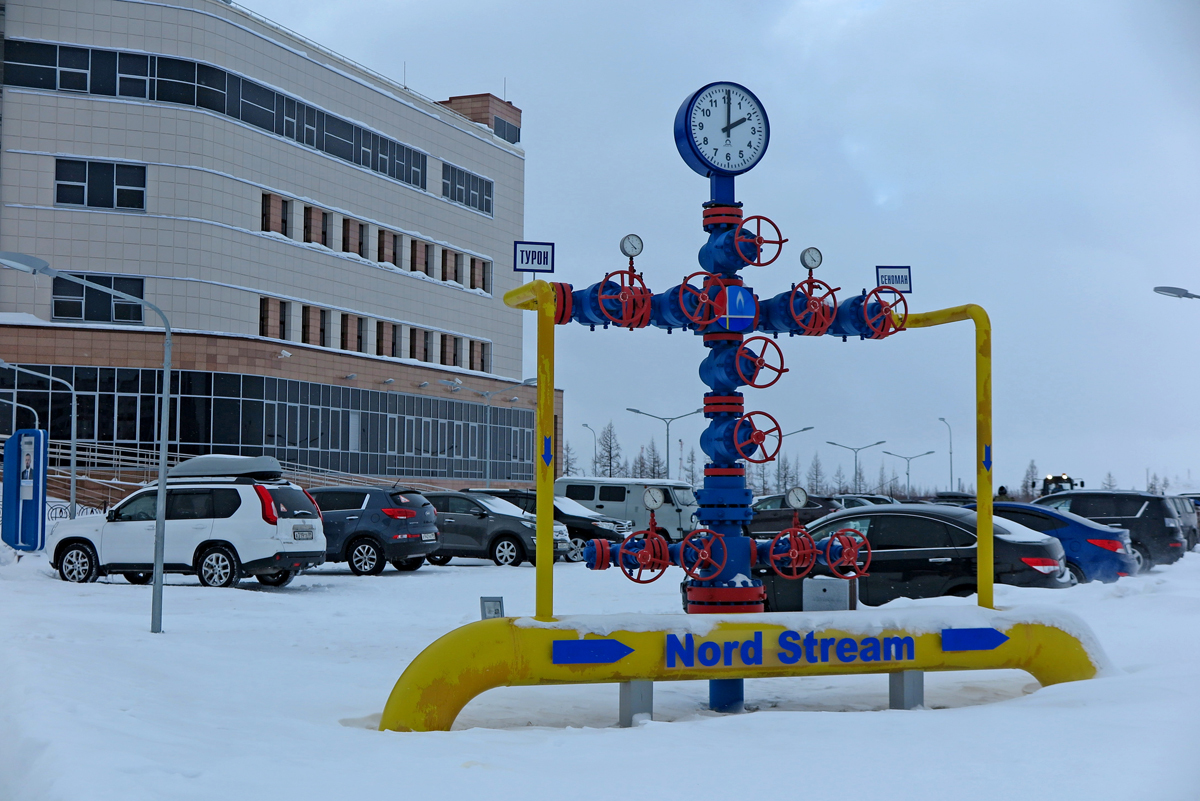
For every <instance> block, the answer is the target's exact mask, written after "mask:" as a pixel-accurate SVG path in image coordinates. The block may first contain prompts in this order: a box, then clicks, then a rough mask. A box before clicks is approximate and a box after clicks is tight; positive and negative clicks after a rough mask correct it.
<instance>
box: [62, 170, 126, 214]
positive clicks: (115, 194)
mask: <svg viewBox="0 0 1200 801" xmlns="http://www.w3.org/2000/svg"><path fill="white" fill-rule="evenodd" d="M54 202H55V203H59V204H62V205H67V206H90V207H92V208H95V209H112V208H117V209H140V210H142V211H145V209H146V168H145V167H143V166H140V165H135V164H113V163H111V162H107V161H76V160H74V159H55V161H54Z"/></svg>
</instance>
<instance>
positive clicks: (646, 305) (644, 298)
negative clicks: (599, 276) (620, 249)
mask: <svg viewBox="0 0 1200 801" xmlns="http://www.w3.org/2000/svg"><path fill="white" fill-rule="evenodd" d="M614 278H615V279H616V280H613V279H614ZM610 283H615V284H617V286H618V288H617V290H616V291H615V292H614V291H612V290H610V289H609V284H610ZM597 300H598V301H599V302H600V311H601V313H602V314H603V315H604V316H605V317H607V318H608V319H609V320H610V321H612V322H613V323H616V324H617V325H618V326H620V327H621V328H628V329H630V330H633V329H634V328H644V327H645V326H646V325H648V324H649V322H650V290H649V289H647V288H646V283H645V282H644V281H643V280H642V277H641V276H640V275H638V274H637V273H636V272H634V270H632V269H629V270H617V271H616V272H611V273H609V274H608V275H606V276H604V281H603V282H602V283H601V284H600V295H599V297H598V298H597ZM611 300H615V301H617V302H618V303H620V304H621V314H620V316H618V317H614V316H613V315H612V314H610V313H609V311H608V307H606V306H605V305H604V302H605V301H611Z"/></svg>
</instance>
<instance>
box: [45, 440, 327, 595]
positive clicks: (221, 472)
mask: <svg viewBox="0 0 1200 801" xmlns="http://www.w3.org/2000/svg"><path fill="white" fill-rule="evenodd" d="M282 475H283V471H282V469H281V467H280V465H279V462H278V461H276V460H275V459H274V458H272V457H269V456H256V457H250V456H197V457H195V458H193V459H188V460H186V461H184V462H181V463H179V464H178V465H176V466H175V467H173V468H171V470H170V471H169V472H168V473H167V508H166V527H165V531H164V546H165V550H164V554H163V570H164V571H165V572H167V573H188V574H195V575H196V576H198V577H199V579H200V583H201V584H203V585H204V586H206V587H230V586H233V585H234V584H236V583H237V582H238V581H239V580H240V579H241V578H242V577H243V576H248V575H252V576H254V577H255V578H256V579H258V581H259V582H260V583H262V584H265V585H267V586H269V587H282V586H284V585H285V584H287V583H288V582H290V581H291V580H292V578H293V577H295V575H296V574H297V573H299V572H300V571H301V570H304V569H305V568H308V567H313V566H314V565H319V564H321V563H322V562H324V561H325V534H324V529H323V528H322V525H321V513H320V512H319V511H318V509H317V505H316V504H315V503H314V502H313V499H312V497H311V496H309V495H308V493H306V492H305V491H304V490H303V489H301V488H300V487H299V486H297V485H295V484H292V483H291V482H289V481H285V480H284V479H283V478H282V477H281V476H282ZM157 495H158V485H157V482H155V483H154V484H151V485H149V486H147V487H146V488H145V489H139V490H137V491H136V492H134V493H133V494H132V495H130V496H129V497H128V498H126V499H125V500H123V501H121V502H120V503H119V504H118V505H117V506H115V507H113V508H112V509H110V510H109V512H108V514H107V515H105V516H104V517H101V516H100V515H88V516H85V517H77V518H76V519H74V520H63V521H60V522H59V523H57V524H56V525H55V526H54V529H53V530H52V531H51V533H50V535H49V536H48V537H47V538H46V552H47V553H49V554H50V564H51V566H52V567H54V568H55V569H56V570H58V574H59V576H60V577H62V579H63V581H74V582H87V581H95V580H96V578H97V577H98V576H103V575H111V574H114V573H119V574H122V575H124V576H125V578H126V579H128V580H129V582H130V583H131V584H145V583H147V582H149V581H150V579H151V575H152V571H153V570H154V529H155V512H156V508H157Z"/></svg>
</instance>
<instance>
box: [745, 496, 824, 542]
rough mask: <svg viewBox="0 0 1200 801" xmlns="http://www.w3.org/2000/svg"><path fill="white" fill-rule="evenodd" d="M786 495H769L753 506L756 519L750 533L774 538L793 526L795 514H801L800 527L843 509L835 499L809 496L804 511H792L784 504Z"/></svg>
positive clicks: (799, 517)
mask: <svg viewBox="0 0 1200 801" xmlns="http://www.w3.org/2000/svg"><path fill="white" fill-rule="evenodd" d="M785 497H786V496H784V495H768V496H766V497H765V498H759V499H758V500H757V501H755V502H754V504H753V505H752V507H751V508H752V509H753V510H754V519H753V520H751V521H750V533H751V534H753V535H754V536H755V537H774V536H775V535H776V534H778V533H779V532H780V531H783V530H784V529H785V528H788V527H790V526H791V525H792V520H793V513H794V512H797V511H798V512H799V515H798V519H799V521H800V525H802V526H807V525H808V524H809V523H811V522H812V521H814V520H816V519H817V518H819V517H824V516H825V515H827V514H830V513H832V512H836V511H838V510H839V509H842V508H843V507H842V504H841V503H840V502H839V501H837V500H835V499H834V498H826V497H822V496H820V495H809V496H808V503H807V504H806V505H805V506H804V508H803V509H799V510H796V509H792V508H791V507H790V506H788V505H787V504H786V503H785V502H784V498H785Z"/></svg>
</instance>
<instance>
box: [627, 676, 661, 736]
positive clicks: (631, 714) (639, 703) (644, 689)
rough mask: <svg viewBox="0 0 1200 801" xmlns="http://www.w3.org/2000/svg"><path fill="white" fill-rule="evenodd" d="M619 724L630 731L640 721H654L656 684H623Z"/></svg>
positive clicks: (639, 682)
mask: <svg viewBox="0 0 1200 801" xmlns="http://www.w3.org/2000/svg"><path fill="white" fill-rule="evenodd" d="M619 706H620V714H619V723H620V725H621V728H623V729H628V728H629V727H630V726H633V725H634V724H636V723H637V722H638V721H640V720H653V719H654V682H652V681H623V682H621V700H620V704H619Z"/></svg>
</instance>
